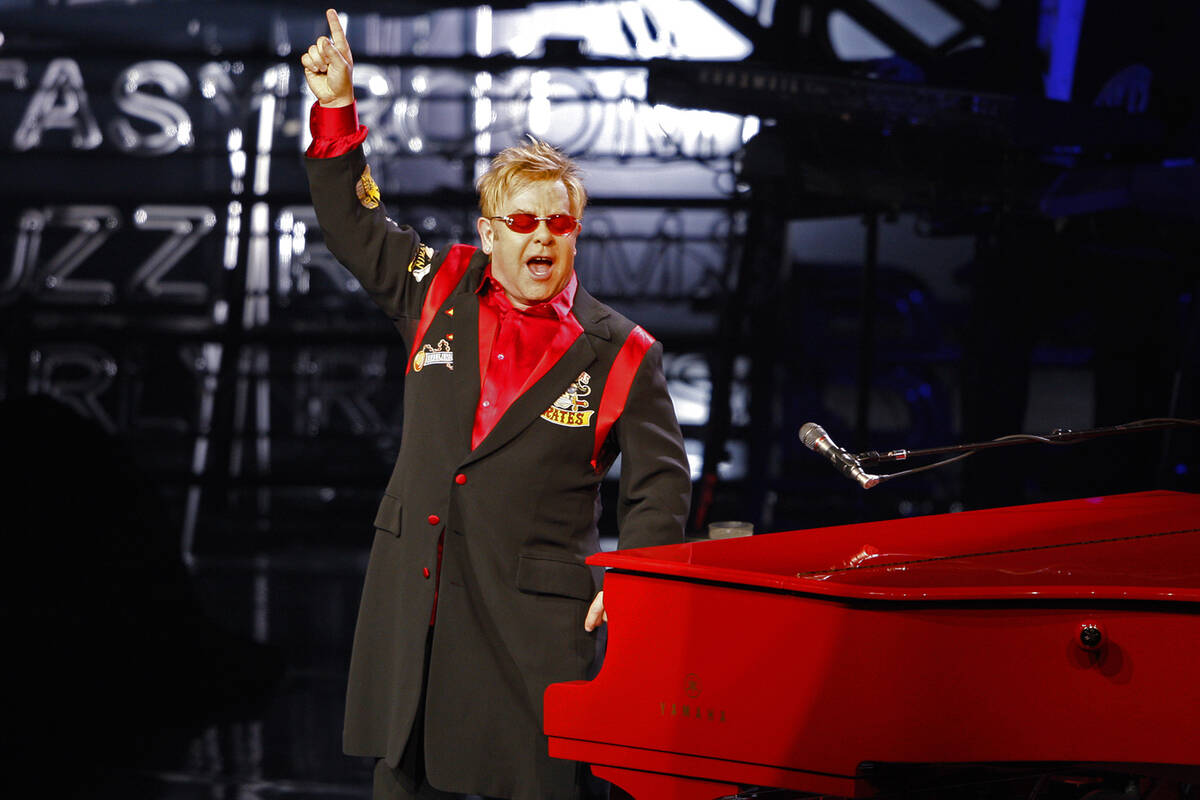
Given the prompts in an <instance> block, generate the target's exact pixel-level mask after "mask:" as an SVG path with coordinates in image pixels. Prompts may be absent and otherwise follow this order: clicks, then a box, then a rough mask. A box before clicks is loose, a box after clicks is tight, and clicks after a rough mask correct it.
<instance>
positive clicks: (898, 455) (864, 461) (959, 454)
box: [854, 417, 1200, 488]
mask: <svg viewBox="0 0 1200 800" xmlns="http://www.w3.org/2000/svg"><path fill="white" fill-rule="evenodd" d="M1185 427H1200V419H1178V418H1174V417H1156V418H1154V419H1140V420H1135V421H1134V422H1127V423H1125V424H1123V425H1112V426H1109V427H1105V428H1092V429H1090V430H1084V431H1073V430H1069V429H1064V428H1057V429H1055V430H1053V431H1051V432H1050V433H1048V434H1046V435H1044V436H1042V435H1037V434H1031V433H1018V434H1013V435H1011V436H1001V437H1000V438H998V439H992V440H991V441H987V442H975V443H972V444H956V445H948V446H945V447H928V448H924V449H920V450H889V451H888V452H886V453H879V452H877V451H875V450H868V451H866V452H863V453H858V454H857V455H855V456H854V458H855V459H856V460H857V461H858V463H859V464H860V465H861V466H862V467H869V466H875V465H877V464H887V463H891V462H894V461H907V460H908V459H910V458H921V457H923V456H937V455H951V454H953V457H951V458H947V459H943V460H941V461H936V462H934V463H932V464H926V465H924V466H921V467H914V468H913V469H906V470H903V471H901V472H893V473H890V474H887V475H873V476H870V477H874V478H878V482H883V481H887V480H891V479H892V478H899V477H900V476H901V475H912V474H914V473H917V472H924V471H926V470H929V469H934V468H936V467H943V466H946V465H947V464H952V463H954V462H955V461H961V460H962V459H964V458H966V457H967V456H969V455H974V454H975V453H977V452H979V451H980V450H990V449H992V448H994V447H1010V446H1012V445H1017V444H1033V443H1038V444H1054V445H1067V444H1076V443H1078V442H1084V441H1087V440H1089V439H1101V438H1104V437H1106V436H1118V435H1120V434H1125V433H1140V432H1142V431H1153V430H1162V429H1164V428H1185ZM875 485H877V484H876V483H872V484H871V486H875ZM864 488H870V487H869V486H866V485H865V484H864Z"/></svg>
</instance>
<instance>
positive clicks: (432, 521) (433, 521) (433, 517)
mask: <svg viewBox="0 0 1200 800" xmlns="http://www.w3.org/2000/svg"><path fill="white" fill-rule="evenodd" d="M441 521H442V518H441V517H439V516H438V515H437V514H430V515H429V524H430V525H437V524H438V523H439V522H441Z"/></svg>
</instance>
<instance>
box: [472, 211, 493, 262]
mask: <svg viewBox="0 0 1200 800" xmlns="http://www.w3.org/2000/svg"><path fill="white" fill-rule="evenodd" d="M475 230H476V231H478V232H479V248H480V249H481V250H483V252H485V253H487V254H488V255H491V254H492V236H493V234H494V233H495V232H494V231H493V230H492V221H491V220H490V219H488V218H487V217H480V218H479V219H477V220H475Z"/></svg>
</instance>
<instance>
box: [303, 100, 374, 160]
mask: <svg viewBox="0 0 1200 800" xmlns="http://www.w3.org/2000/svg"><path fill="white" fill-rule="evenodd" d="M308 127H309V130H311V131H312V136H313V140H312V144H310V145H309V146H308V151H307V153H306V155H308V157H309V158H334V157H336V156H340V155H344V154H345V153H348V152H350V151H351V150H353V149H354V148H356V147H358V146H359V145H360V144H362V142H363V140H364V139H366V138H367V128H366V126H365V125H360V124H359V123H358V106H357V104H355V103H351V104H350V105H348V106H340V107H338V108H325V107H324V106H322V105H321V104H320V103H313V104H312V109H311V110H310V111H309V112H308Z"/></svg>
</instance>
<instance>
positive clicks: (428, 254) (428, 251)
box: [408, 244, 433, 283]
mask: <svg viewBox="0 0 1200 800" xmlns="http://www.w3.org/2000/svg"><path fill="white" fill-rule="evenodd" d="M432 266H433V248H432V247H430V246H429V245H427V244H423V245H421V246H420V247H418V248H417V254H416V255H415V256H413V260H412V261H410V262H408V271H409V272H411V273H412V276H413V277H414V278H416V279H417V283H420V282H421V279H422V278H424V277H425V276H426V275H428V274H429V270H430V269H431V268H432Z"/></svg>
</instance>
